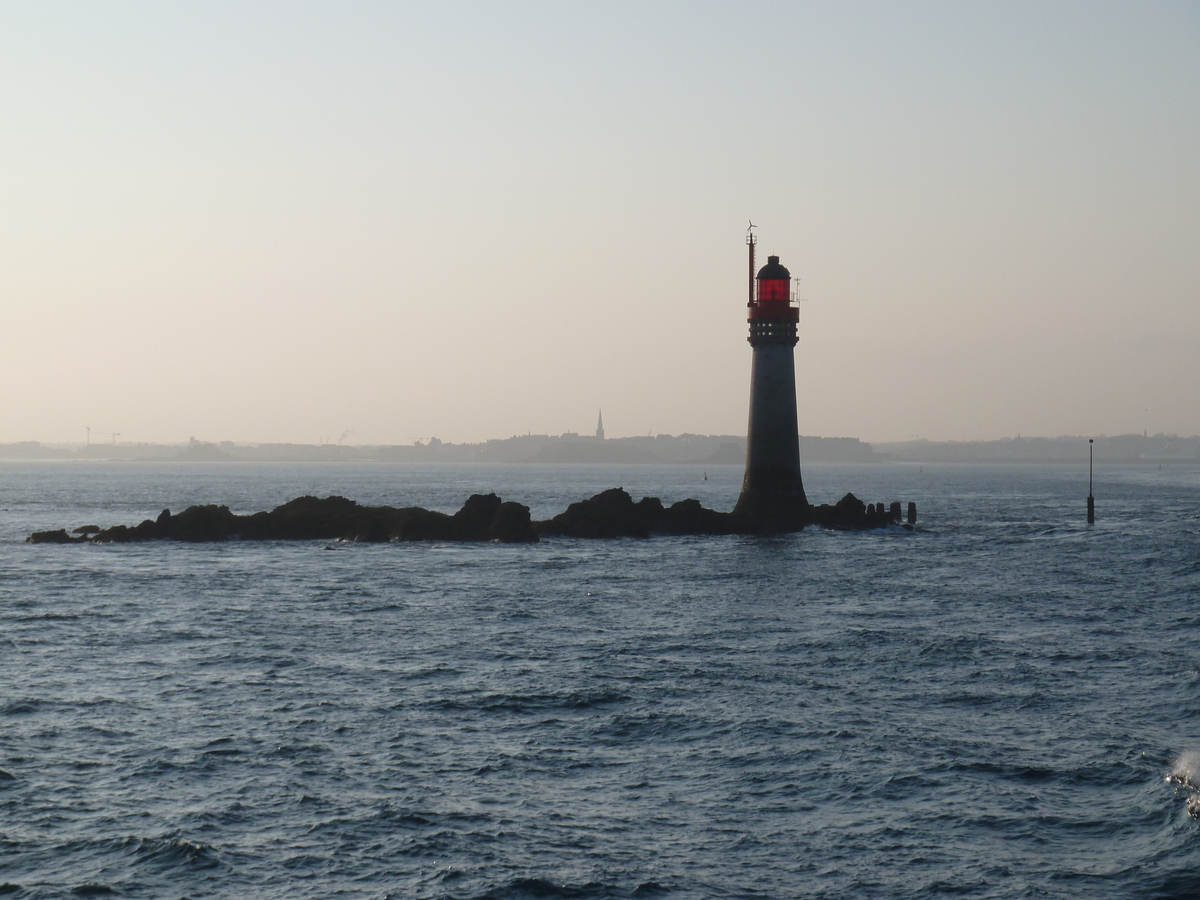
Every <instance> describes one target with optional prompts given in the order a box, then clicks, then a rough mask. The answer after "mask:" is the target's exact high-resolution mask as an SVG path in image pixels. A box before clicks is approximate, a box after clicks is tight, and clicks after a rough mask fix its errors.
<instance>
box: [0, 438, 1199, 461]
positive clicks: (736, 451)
mask: <svg viewBox="0 0 1200 900" xmlns="http://www.w3.org/2000/svg"><path fill="white" fill-rule="evenodd" d="M1095 440H1096V443H1095V452H1096V462H1097V463H1099V464H1104V463H1143V464H1146V465H1165V464H1176V465H1179V464H1200V436H1193V437H1179V436H1176V435H1166V434H1155V435H1141V434H1125V435H1117V436H1112V437H1109V436H1099V437H1096V439H1095ZM745 455H746V438H745V437H744V436H739V435H701V434H680V435H669V434H660V435H657V436H653V437H652V436H649V435H646V436H639V437H625V438H607V439H599V438H595V437H591V436H587V435H578V434H570V433H568V434H561V435H546V434H531V435H518V436H515V437H511V438H504V439H496V440H490V441H485V442H483V443H478V444H451V443H445V442H442V441H439V440H438V439H437V438H432V439H431V440H429V441H417V442H415V443H413V444H404V445H380V446H355V445H348V444H283V443H257V444H252V443H245V444H241V443H234V442H232V441H223V442H220V443H216V442H208V441H199V440H195V439H193V440H192V441H190V442H189V443H186V444H151V443H134V442H118V443H93V444H88V445H81V444H74V445H71V444H43V443H40V442H38V441H22V442H19V443H10V444H0V460H7V461H15V460H37V459H45V460H124V461H160V462H432V463H454V462H461V463H539V464H540V463H563V464H567V463H576V464H580V463H591V464H607V463H627V464H643V465H645V464H650V465H653V464H671V465H679V464H686V465H697V466H718V465H742V464H743V463H744V462H745ZM800 456H801V463H802V464H803V463H889V462H891V463H939V462H941V463H1079V462H1080V461H1086V459H1087V438H1086V437H1075V436H1063V437H1054V438H1045V437H1015V438H1003V439H1001V440H995V441H925V440H914V441H901V442H886V443H875V444H868V443H866V442H865V441H862V440H859V439H858V438H850V437H832V438H830V437H813V436H806V435H801V437H800Z"/></svg>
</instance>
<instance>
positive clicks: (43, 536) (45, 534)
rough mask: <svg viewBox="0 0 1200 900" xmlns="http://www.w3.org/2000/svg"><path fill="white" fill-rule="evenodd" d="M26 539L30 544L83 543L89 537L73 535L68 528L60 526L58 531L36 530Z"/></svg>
mask: <svg viewBox="0 0 1200 900" xmlns="http://www.w3.org/2000/svg"><path fill="white" fill-rule="evenodd" d="M25 541H26V542H27V543H30V544H83V543H85V542H86V541H87V538H85V537H71V536H70V535H69V534H67V529H65V528H60V529H58V531H35V532H34V533H33V534H31V535H30V536H29V537H27V538H25Z"/></svg>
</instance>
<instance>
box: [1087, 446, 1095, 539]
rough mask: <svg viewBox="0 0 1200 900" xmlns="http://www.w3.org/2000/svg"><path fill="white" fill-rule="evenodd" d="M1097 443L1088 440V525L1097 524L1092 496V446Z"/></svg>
mask: <svg viewBox="0 0 1200 900" xmlns="http://www.w3.org/2000/svg"><path fill="white" fill-rule="evenodd" d="M1094 443H1095V441H1094V440H1093V439H1092V438H1088V524H1089V525H1095V524H1096V498H1095V497H1093V496H1092V445H1093V444H1094Z"/></svg>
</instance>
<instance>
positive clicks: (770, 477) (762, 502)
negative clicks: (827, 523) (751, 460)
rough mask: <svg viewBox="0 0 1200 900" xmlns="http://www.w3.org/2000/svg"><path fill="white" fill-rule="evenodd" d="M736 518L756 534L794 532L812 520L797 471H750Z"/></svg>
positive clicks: (735, 510)
mask: <svg viewBox="0 0 1200 900" xmlns="http://www.w3.org/2000/svg"><path fill="white" fill-rule="evenodd" d="M733 515H734V516H735V517H736V518H738V519H739V520H741V521H743V522H745V523H746V525H747V526H749V527H750V528H751V530H754V531H791V530H794V529H796V528H803V527H804V526H805V525H808V524H809V523H810V522H811V521H812V508H811V507H810V506H809V505H808V499H807V498H806V497H805V494H804V485H803V483H802V482H801V481H800V478H799V474H798V473H796V472H795V471H794V470H790V471H782V472H780V471H771V470H765V471H764V470H754V469H750V470H748V471H747V472H746V478H745V481H744V482H743V484H742V494H741V496H740V497H738V502H737V506H735V507H734V508H733Z"/></svg>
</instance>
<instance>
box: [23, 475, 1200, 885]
mask: <svg viewBox="0 0 1200 900" xmlns="http://www.w3.org/2000/svg"><path fill="white" fill-rule="evenodd" d="M707 475H708V480H707V481H704V480H703V477H702V476H703V472H702V470H700V469H696V468H693V467H684V466H680V467H670V466H644V467H643V466H435V465H427V466H412V465H409V466H403V465H380V464H375V465H369V464H364V465H333V464H330V465H254V464H228V465H198V464H192V465H188V464H178V465H175V464H153V465H151V464H129V463H111V464H107V463H94V464H75V463H71V464H67V463H40V464H31V463H5V464H0V629H2V630H0V894H4V895H6V896H12V897H17V898H43V897H71V896H93V897H94V896H114V897H138V898H185V897H187V898H246V897H254V898H276V897H278V898H284V897H286V898H329V897H342V898H386V897H394V898H464V900H465V898H511V900H518V898H609V897H655V898H693V897H695V898H722V897H739V898H740V897H745V898H785V897H812V898H908V897H941V896H947V895H949V896H957V897H969V898H1041V897H1053V898H1058V897H1064V898H1065V897H1072V898H1074V897H1079V898H1114V900H1116V898H1120V900H1130V898H1176V897H1178V898H1195V897H1200V820H1198V819H1197V816H1200V469H1196V468H1184V467H1178V468H1168V469H1163V470H1158V469H1150V468H1138V467H1127V468H1122V467H1103V468H1101V469H1098V470H1097V473H1096V496H1097V514H1098V521H1097V523H1096V525H1095V526H1093V527H1088V526H1087V525H1086V524H1085V523H1084V511H1085V506H1084V498H1085V496H1086V493H1087V470H1086V466H1084V467H1062V466H1059V467H1038V466H1012V467H998V466H928V465H927V466H924V467H916V466H808V467H806V469H805V482H806V486H807V488H808V490H809V495H810V499H812V500H814V501H815V502H825V501H833V500H836V499H837V498H838V497H839V496H840V495H841V494H842V493H844V492H845V491H847V490H853V491H854V492H855V493H856V494H857V495H858V496H859V497H861V498H862V499H864V500H865V501H867V502H875V501H879V500H882V501H891V500H893V499H896V500H901V501H904V502H907V501H908V500H915V501H916V502H917V503H918V506H919V514H920V523H919V527H918V528H917V530H916V531H914V532H911V533H910V532H906V531H903V530H901V529H896V530H886V531H877V532H870V533H863V534H832V533H826V532H821V531H810V532H806V533H802V534H798V535H788V536H784V537H773V538H746V537H701V538H695V537H686V538H656V539H651V540H611V541H592V542H589V541H577V540H567V539H554V540H545V541H543V542H541V543H539V544H536V545H530V546H504V545H491V544H485V545H461V544H460V545H450V544H437V543H425V544H400V543H393V544H383V545H356V544H342V543H339V544H332V545H331V544H326V543H324V542H314V543H278V544H272V543H263V544H254V543H228V544H210V545H184V544H173V543H151V544H140V545H123V546H90V545H89V546H54V545H30V544H25V543H23V542H22V541H23V539H24V538H25V537H26V536H27V535H28V534H29V532H31V531H33V530H41V529H44V528H59V527H67V528H68V529H70V528H73V527H75V526H78V525H88V524H94V525H99V526H108V525H112V524H117V523H126V524H135V523H136V522H138V521H140V520H141V519H142V518H146V517H151V516H154V515H157V513H158V512H159V511H160V510H161V509H162V508H164V507H170V508H171V509H173V510H175V511H179V510H180V509H182V508H184V507H185V506H187V505H189V504H192V503H200V502H217V503H225V504H228V505H229V506H230V507H231V508H233V509H234V510H235V511H237V512H252V511H255V510H258V509H264V508H270V507H272V506H274V505H277V504H279V503H282V502H284V501H285V500H288V499H291V498H292V497H295V496H299V495H302V494H310V493H311V494H318V495H326V494H330V493H336V494H342V495H344V496H348V497H352V498H354V499H357V500H359V501H361V502H365V503H387V504H390V505H409V504H418V505H423V506H428V507H431V508H435V509H442V510H445V511H448V512H449V511H453V510H455V509H457V508H458V506H459V505H461V503H462V501H463V500H464V499H465V498H466V497H467V496H468V495H469V494H470V493H473V492H479V491H495V492H497V493H499V494H501V496H503V497H504V498H505V499H512V500H518V501H521V502H524V503H527V504H529V505H530V506H531V508H532V510H533V513H534V516H535V517H546V516H549V515H551V514H553V513H556V512H558V511H561V510H562V509H563V508H565V506H566V505H567V503H569V502H571V501H573V500H576V499H581V498H583V497H586V496H590V495H591V494H592V493H595V492H597V491H599V490H602V489H604V488H608V487H614V486H624V487H626V488H627V489H628V490H629V491H630V492H631V493H632V494H633V495H634V497H635V499H637V498H639V497H641V496H642V495H644V494H652V495H656V496H660V497H661V498H662V499H663V500H664V501H666V502H672V501H675V500H679V499H683V498H685V497H696V498H698V499H700V500H701V501H703V502H704V503H705V504H706V505H711V506H714V507H716V508H721V509H728V508H730V507H731V506H732V504H733V501H734V500H735V499H736V494H737V489H738V485H739V481H740V477H741V470H740V468H738V467H714V468H710V469H709V470H708V472H707Z"/></svg>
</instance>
